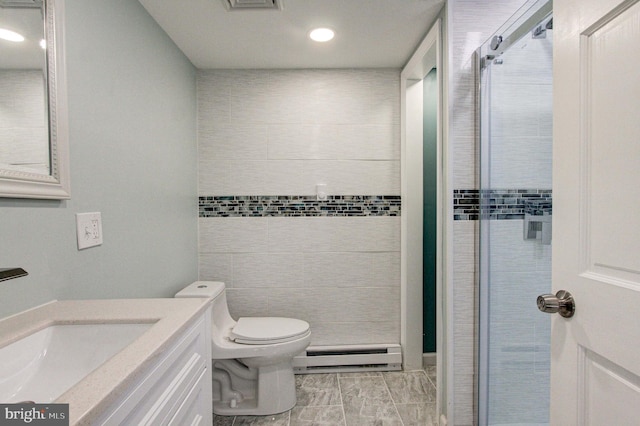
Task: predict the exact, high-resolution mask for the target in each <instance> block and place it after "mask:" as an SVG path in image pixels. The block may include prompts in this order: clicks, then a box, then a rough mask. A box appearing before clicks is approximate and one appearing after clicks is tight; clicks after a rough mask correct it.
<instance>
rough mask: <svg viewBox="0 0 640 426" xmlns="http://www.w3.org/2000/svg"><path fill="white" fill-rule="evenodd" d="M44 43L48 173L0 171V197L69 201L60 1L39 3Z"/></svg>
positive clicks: (66, 106) (65, 84) (66, 109)
mask: <svg viewBox="0 0 640 426" xmlns="http://www.w3.org/2000/svg"><path fill="white" fill-rule="evenodd" d="M43 7H44V16H45V25H44V27H45V34H46V43H47V52H46V55H47V56H46V64H47V88H46V89H47V99H48V107H49V108H48V110H49V158H50V163H51V165H50V168H51V169H50V173H49V175H48V176H47V175H42V174H37V173H28V172H21V171H15V170H4V169H0V197H8V198H36V199H57V200H64V199H69V198H71V191H70V182H69V180H70V179H69V126H68V105H67V80H66V64H65V62H66V61H65V51H64V0H43Z"/></svg>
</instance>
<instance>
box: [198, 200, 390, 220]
mask: <svg viewBox="0 0 640 426" xmlns="http://www.w3.org/2000/svg"><path fill="white" fill-rule="evenodd" d="M400 211H401V197H400V195H329V196H328V197H327V200H324V201H319V200H317V199H316V196H315V195H246V196H238V195H232V196H202V197H199V200H198V216H199V217H264V216H283V217H293V216H307V217H308V216H400Z"/></svg>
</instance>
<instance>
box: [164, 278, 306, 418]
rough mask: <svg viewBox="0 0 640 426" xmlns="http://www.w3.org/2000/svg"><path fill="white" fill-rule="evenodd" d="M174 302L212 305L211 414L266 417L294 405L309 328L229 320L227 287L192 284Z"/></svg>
mask: <svg viewBox="0 0 640 426" xmlns="http://www.w3.org/2000/svg"><path fill="white" fill-rule="evenodd" d="M175 297H206V298H212V299H213V310H212V315H211V316H212V322H213V324H212V329H211V334H212V335H211V358H212V364H213V372H212V373H213V412H214V413H215V414H219V415H225V416H228V415H269V414H276V413H282V412H284V411H287V410H290V409H291V408H293V406H294V405H296V384H295V378H294V375H293V366H292V363H293V357H294V356H295V355H298V354H299V353H300V352H302V351H304V350H305V349H306V348H307V346H309V343H310V342H311V331H310V330H309V323H307V322H306V321H302V320H298V319H292V318H277V317H273V318H258V317H255V318H254V317H251V318H240V319H239V320H238V321H237V322H236V321H234V320H233V318H231V315H229V308H228V307H227V296H226V294H225V285H224V283H223V282H217V281H196V282H195V283H193V284H191V285H189V286H188V287H186V288H184V289H183V290H181V291H180V292H178V293H177V294H176V296H175Z"/></svg>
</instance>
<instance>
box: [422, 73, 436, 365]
mask: <svg viewBox="0 0 640 426" xmlns="http://www.w3.org/2000/svg"><path fill="white" fill-rule="evenodd" d="M423 90H424V94H423V102H424V105H423V114H424V116H423V130H422V131H423V157H424V158H423V203H424V205H423V211H424V213H423V219H422V220H423V226H424V228H423V232H424V235H423V250H422V253H423V278H422V280H423V285H424V290H423V291H424V293H423V297H424V301H423V306H424V315H423V321H424V324H423V329H422V330H423V331H422V333H423V338H422V349H423V352H424V353H429V352H435V351H436V225H437V224H436V214H437V189H438V188H437V152H438V151H437V143H438V128H437V125H438V79H437V73H436V69H435V68H434V69H432V70H431V71H430V72H429V74H427V75H426V77H425V78H424V81H423Z"/></svg>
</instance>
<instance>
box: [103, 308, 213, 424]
mask: <svg viewBox="0 0 640 426" xmlns="http://www.w3.org/2000/svg"><path fill="white" fill-rule="evenodd" d="M210 312H211V310H210V309H207V310H206V311H205V313H204V314H203V315H201V316H200V317H198V318H197V319H196V320H195V321H194V323H193V324H191V325H190V326H189V327H188V328H187V331H186V332H185V333H183V334H182V335H180V336H178V337H177V338H175V339H174V341H173V342H171V343H170V344H169V346H168V347H167V349H166V350H164V351H163V352H162V354H161V355H160V356H158V357H156V360H155V361H154V362H152V363H150V364H149V365H148V366H146V368H144V369H143V372H142V373H141V374H140V376H139V379H137V380H136V381H135V382H134V383H133V385H132V386H130V387H129V389H127V390H126V392H124V393H123V394H122V395H121V396H119V398H118V400H117V401H116V402H115V403H114V404H112V405H111V407H110V408H108V409H106V410H105V413H104V414H103V415H102V416H99V419H98V420H97V421H96V422H95V423H94V424H101V425H127V426H129V425H153V426H157V425H180V426H182V425H211V424H213V418H212V417H213V414H212V405H211V404H212V403H211V400H212V398H211V392H212V389H211V387H212V382H211V313H210Z"/></svg>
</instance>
